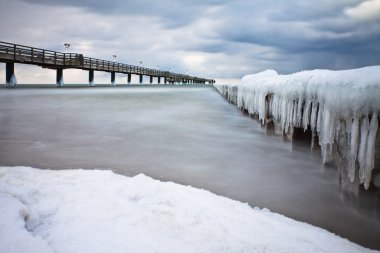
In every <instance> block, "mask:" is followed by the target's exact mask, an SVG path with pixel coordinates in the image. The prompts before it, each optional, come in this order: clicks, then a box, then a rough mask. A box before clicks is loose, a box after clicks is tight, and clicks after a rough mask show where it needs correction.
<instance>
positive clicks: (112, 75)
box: [111, 71, 116, 86]
mask: <svg viewBox="0 0 380 253" xmlns="http://www.w3.org/2000/svg"><path fill="white" fill-rule="evenodd" d="M115 76H116V74H115V72H114V71H112V72H111V85H112V86H116V82H115Z"/></svg>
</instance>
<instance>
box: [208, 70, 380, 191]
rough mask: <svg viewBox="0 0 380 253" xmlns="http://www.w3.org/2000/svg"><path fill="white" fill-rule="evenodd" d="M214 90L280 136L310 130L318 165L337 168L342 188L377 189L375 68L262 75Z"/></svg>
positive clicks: (378, 84) (379, 74) (378, 81)
mask: <svg viewBox="0 0 380 253" xmlns="http://www.w3.org/2000/svg"><path fill="white" fill-rule="evenodd" d="M215 87H216V88H217V89H218V90H219V92H220V93H221V94H222V95H224V96H225V97H226V98H227V99H228V100H229V101H231V102H233V103H235V104H236V105H237V106H238V107H239V108H241V109H245V110H247V111H248V113H249V114H251V115H257V116H258V118H259V120H260V121H261V122H262V123H263V124H267V123H269V122H272V121H273V122H274V124H275V127H276V129H277V130H278V129H279V130H280V131H281V133H282V134H287V135H290V136H291V135H292V134H293V131H294V129H298V128H303V129H304V131H306V130H309V131H312V133H313V134H312V135H313V137H314V138H318V144H319V145H320V147H321V152H322V157H323V162H329V161H332V160H335V161H336V163H337V164H338V168H339V171H340V177H341V178H340V179H341V182H342V186H343V187H344V188H346V189H348V190H350V191H352V190H354V191H357V190H358V187H359V185H360V184H363V185H364V188H365V189H368V188H369V186H370V185H371V182H373V183H374V185H375V186H377V187H380V182H379V181H380V172H379V160H380V154H379V148H380V137H379V134H378V126H379V113H380V66H372V67H365V68H360V69H352V70H343V71H331V70H312V71H302V72H298V73H294V74H290V75H280V74H278V73H277V72H276V71H274V70H267V71H264V72H261V73H258V74H253V75H247V76H245V77H243V78H242V80H241V82H240V83H239V84H237V85H224V84H223V85H222V84H215ZM313 143H314V142H312V145H313ZM376 146H377V148H378V149H376ZM376 150H377V152H376Z"/></svg>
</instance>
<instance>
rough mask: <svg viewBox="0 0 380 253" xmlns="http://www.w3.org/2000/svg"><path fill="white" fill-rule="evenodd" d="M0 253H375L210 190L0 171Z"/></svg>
mask: <svg viewBox="0 0 380 253" xmlns="http://www.w3.org/2000/svg"><path fill="white" fill-rule="evenodd" d="M0 211H1V212H0V252H13V253H15V252H16V253H17V252H23V253H28V252H39V253H44V252H57V253H61V252H62V253H67V252H70V253H76V252H78V253H79V252H80V253H87V252H88V253H90V252H91V253H100V252H113V253H117V252H123V253H125V252H140V253H141V252H165V253H167V252H218V253H220V252H250V253H251V252H276V253H277V252H337V253H339V252H342V253H350V252H355V253H357V252H372V251H371V250H368V249H365V248H363V247H361V246H358V245H356V244H354V243H352V242H350V241H348V240H346V239H343V238H340V237H338V236H336V235H334V234H332V233H330V232H327V231H325V230H323V229H320V228H317V227H314V226H311V225H308V224H306V223H302V222H297V221H295V220H292V219H289V218H286V217H284V216H282V215H279V214H276V213H272V212H270V211H268V210H266V209H258V208H254V209H252V208H251V207H249V206H248V205H247V204H243V203H240V202H238V201H234V200H230V199H227V198H224V197H220V196H217V195H215V194H212V193H210V192H208V191H205V190H200V189H195V188H193V187H190V186H182V185H178V184H175V183H171V182H166V183H164V182H160V181H157V180H154V179H152V178H149V177H147V176H144V175H138V176H135V177H125V176H121V175H116V174H114V173H112V172H111V171H100V170H91V171H87V170H62V171H51V170H38V169H33V168H28V167H0Z"/></svg>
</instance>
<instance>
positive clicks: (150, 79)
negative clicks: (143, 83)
mask: <svg viewBox="0 0 380 253" xmlns="http://www.w3.org/2000/svg"><path fill="white" fill-rule="evenodd" d="M149 83H150V84H152V83H153V76H150V77H149Z"/></svg>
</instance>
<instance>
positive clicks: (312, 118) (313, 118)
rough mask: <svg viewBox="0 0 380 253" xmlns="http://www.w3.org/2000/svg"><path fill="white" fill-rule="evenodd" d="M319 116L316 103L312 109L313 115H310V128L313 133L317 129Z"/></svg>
mask: <svg viewBox="0 0 380 253" xmlns="http://www.w3.org/2000/svg"><path fill="white" fill-rule="evenodd" d="M317 115H318V102H316V101H314V102H313V103H312V107H311V115H310V128H311V130H312V131H314V132H315V131H316V130H317V129H316V127H317Z"/></svg>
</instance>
